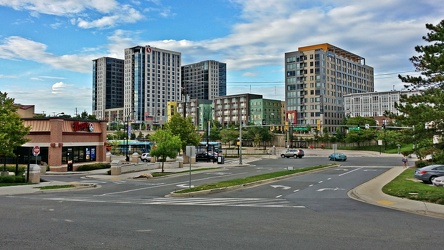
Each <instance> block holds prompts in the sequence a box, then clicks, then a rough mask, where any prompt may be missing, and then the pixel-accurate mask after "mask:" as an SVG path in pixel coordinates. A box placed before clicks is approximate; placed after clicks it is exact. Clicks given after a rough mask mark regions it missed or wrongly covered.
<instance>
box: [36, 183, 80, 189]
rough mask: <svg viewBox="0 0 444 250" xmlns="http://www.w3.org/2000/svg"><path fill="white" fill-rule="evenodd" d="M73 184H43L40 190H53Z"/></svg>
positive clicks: (71, 186) (70, 186) (69, 186)
mask: <svg viewBox="0 0 444 250" xmlns="http://www.w3.org/2000/svg"><path fill="white" fill-rule="evenodd" d="M73 187H75V186H74V185H70V184H68V185H54V186H43V187H40V190H53V189H62V188H73Z"/></svg>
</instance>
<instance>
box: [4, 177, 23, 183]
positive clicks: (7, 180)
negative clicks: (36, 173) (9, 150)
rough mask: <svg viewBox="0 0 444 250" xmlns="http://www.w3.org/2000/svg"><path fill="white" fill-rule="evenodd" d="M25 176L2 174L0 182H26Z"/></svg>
mask: <svg viewBox="0 0 444 250" xmlns="http://www.w3.org/2000/svg"><path fill="white" fill-rule="evenodd" d="M24 182H25V177H24V176H0V183H24Z"/></svg>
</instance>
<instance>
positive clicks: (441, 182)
mask: <svg viewBox="0 0 444 250" xmlns="http://www.w3.org/2000/svg"><path fill="white" fill-rule="evenodd" d="M432 184H433V185H434V186H437V187H439V186H441V187H444V176H440V177H436V178H435V179H433V181H432Z"/></svg>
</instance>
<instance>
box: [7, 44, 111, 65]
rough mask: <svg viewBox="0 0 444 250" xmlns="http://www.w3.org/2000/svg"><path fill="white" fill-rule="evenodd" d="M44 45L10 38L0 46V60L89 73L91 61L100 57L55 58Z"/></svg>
mask: <svg viewBox="0 0 444 250" xmlns="http://www.w3.org/2000/svg"><path fill="white" fill-rule="evenodd" d="M46 49H47V46H46V45H45V44H42V43H39V42H35V41H32V40H29V39H26V38H23V37H18V36H11V37H7V38H6V39H4V43H2V44H0V58H4V59H10V60H30V61H35V62H40V63H44V64H48V65H51V66H52V67H54V68H58V69H65V70H70V71H76V72H90V71H91V60H93V59H95V58H98V57H101V56H103V55H101V56H97V55H92V54H78V55H61V56H57V55H54V54H51V53H49V52H47V51H46Z"/></svg>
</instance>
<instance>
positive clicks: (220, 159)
mask: <svg viewBox="0 0 444 250" xmlns="http://www.w3.org/2000/svg"><path fill="white" fill-rule="evenodd" d="M224 161H225V157H224V156H218V157H217V164H224Z"/></svg>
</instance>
